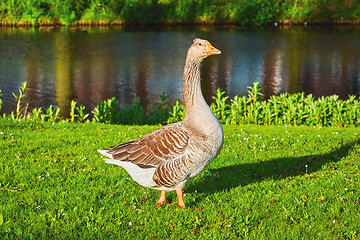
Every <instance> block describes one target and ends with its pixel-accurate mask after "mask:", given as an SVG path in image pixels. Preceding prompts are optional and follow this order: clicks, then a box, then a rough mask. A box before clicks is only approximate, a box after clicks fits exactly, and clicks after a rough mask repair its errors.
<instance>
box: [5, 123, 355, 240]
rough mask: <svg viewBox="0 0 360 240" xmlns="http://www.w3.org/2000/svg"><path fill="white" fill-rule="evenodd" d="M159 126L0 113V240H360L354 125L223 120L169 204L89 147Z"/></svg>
mask: <svg viewBox="0 0 360 240" xmlns="http://www.w3.org/2000/svg"><path fill="white" fill-rule="evenodd" d="M157 127H158V126H124V125H106V124H100V123H87V124H80V123H71V124H70V123H63V122H57V123H48V122H46V123H40V122H33V121H14V120H7V119H0V152H1V159H0V236H1V238H2V239H16V238H19V239H50V238H53V239H75V238H77V239H152V238H154V239H198V238H201V239H215V238H221V239H224V238H228V239H233V238H238V237H239V238H247V239H358V238H359V236H360V169H359V166H360V157H359V152H360V131H359V129H358V128H356V127H347V128H336V127H323V128H319V127H306V126H297V127H294V126H258V125H243V126H239V125H224V132H225V142H224V147H223V150H222V152H221V153H220V155H219V156H218V157H217V158H216V159H215V160H214V162H213V163H212V164H211V165H210V166H208V168H207V169H206V170H205V171H203V172H202V173H201V174H200V175H198V176H197V177H196V178H195V179H193V180H192V181H191V182H189V183H188V184H187V185H186V187H185V189H184V190H185V197H184V200H185V204H186V206H187V208H186V209H178V208H177V207H176V205H166V206H163V207H160V208H156V206H155V204H156V202H157V200H158V198H159V194H160V192H159V191H156V190H151V189H147V188H144V187H142V186H139V185H138V184H137V183H135V182H133V181H132V180H131V178H130V176H129V175H128V174H127V173H126V171H125V170H123V169H121V168H120V167H117V166H114V165H109V164H106V163H104V161H103V160H102V157H101V155H100V154H99V153H97V151H96V150H97V149H99V148H106V147H109V146H112V145H115V144H119V143H121V142H124V141H126V140H130V139H132V138H137V137H140V136H143V135H145V134H146V133H148V132H150V131H152V130H154V129H156V128H157ZM168 196H169V197H168V201H169V203H170V202H173V201H176V194H175V193H174V192H171V193H170V194H168Z"/></svg>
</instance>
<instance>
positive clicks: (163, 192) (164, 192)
mask: <svg viewBox="0 0 360 240" xmlns="http://www.w3.org/2000/svg"><path fill="white" fill-rule="evenodd" d="M164 203H166V191H164V190H162V191H161V195H160V199H159V201H158V202H157V203H156V206H157V207H160V206H161V205H163V204H164Z"/></svg>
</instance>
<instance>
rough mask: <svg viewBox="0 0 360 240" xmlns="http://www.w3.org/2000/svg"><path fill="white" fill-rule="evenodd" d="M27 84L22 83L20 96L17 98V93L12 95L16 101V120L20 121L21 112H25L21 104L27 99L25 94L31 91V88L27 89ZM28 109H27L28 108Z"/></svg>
mask: <svg viewBox="0 0 360 240" xmlns="http://www.w3.org/2000/svg"><path fill="white" fill-rule="evenodd" d="M26 85H27V82H22V83H21V85H20V87H19V96H17V95H16V94H15V93H12V94H13V96H14V98H15V100H16V116H15V118H16V119H19V117H20V115H21V112H22V111H23V110H24V109H22V108H21V102H22V101H23V100H24V98H26V97H27V95H26V94H25V92H26V91H27V90H29V88H27V87H26ZM26 109H27V108H26Z"/></svg>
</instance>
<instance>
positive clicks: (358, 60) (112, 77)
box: [0, 27, 360, 115]
mask: <svg viewBox="0 0 360 240" xmlns="http://www.w3.org/2000/svg"><path fill="white" fill-rule="evenodd" d="M195 37H201V38H205V39H208V40H209V41H210V42H211V43H212V44H213V45H214V46H215V47H217V48H219V49H220V50H221V51H222V55H218V56H211V57H209V58H208V59H205V61H204V63H203V67H202V78H203V81H202V89H203V93H204V96H205V99H206V100H207V101H208V102H211V101H212V96H214V95H215V92H216V89H217V88H219V87H220V88H222V89H224V90H225V91H226V92H227V94H228V95H229V96H230V97H233V96H234V95H245V94H247V86H251V85H252V83H253V82H260V86H261V87H262V89H263V92H264V95H265V97H267V98H268V97H269V96H271V95H273V94H280V93H282V92H290V93H296V92H305V93H307V94H310V93H311V94H313V95H314V96H315V97H319V96H327V95H332V94H337V95H339V96H340V98H342V99H345V98H347V96H348V95H349V94H352V95H357V96H359V95H360V28H355V27H351V28H350V27H343V28H303V27H291V28H286V29H285V28H266V29H260V30H259V29H255V30H254V29H250V30H249V29H244V28H237V27H206V28H205V27H204V28H201V27H197V28H167V29H165V28H152V29H145V28H142V29H128V28H120V29H88V30H66V29H45V30H40V29H27V30H26V29H25V30H19V29H15V30H14V29H2V30H0V89H1V90H2V92H3V97H2V98H3V99H4V104H3V109H2V112H7V113H8V112H11V111H13V110H14V109H15V99H14V97H13V96H12V92H15V93H17V92H18V87H19V86H20V83H21V82H23V81H27V82H28V87H29V88H30V90H29V91H28V92H27V94H28V98H27V102H29V104H30V105H29V106H30V108H34V107H40V106H42V107H48V106H49V105H55V106H59V107H60V108H61V110H62V113H63V115H66V114H67V112H68V109H69V107H70V102H71V100H75V101H76V102H78V103H79V104H81V105H85V106H86V108H87V109H88V110H90V109H93V108H94V107H95V106H96V105H97V104H98V103H99V102H100V101H101V100H103V99H108V98H111V97H113V96H115V97H116V98H117V99H118V100H119V102H120V104H121V105H128V104H131V103H133V102H134V101H135V100H136V98H137V97H140V99H141V104H142V105H143V106H144V107H145V108H147V107H151V106H153V104H154V103H155V102H157V101H159V100H160V98H159V95H160V94H161V93H162V92H165V93H166V94H167V95H169V101H170V102H174V101H175V100H176V99H180V100H182V98H183V97H182V73H183V67H184V61H185V56H186V51H187V48H188V47H189V46H190V44H191V43H192V40H193V39H194V38H195Z"/></svg>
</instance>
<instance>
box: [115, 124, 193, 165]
mask: <svg viewBox="0 0 360 240" xmlns="http://www.w3.org/2000/svg"><path fill="white" fill-rule="evenodd" d="M188 144H189V135H188V133H187V132H186V131H185V130H184V129H182V127H181V126H179V124H171V125H167V126H165V127H162V128H159V129H157V130H155V131H154V132H152V133H149V134H148V135H146V136H144V137H142V138H139V139H135V140H131V141H128V142H125V143H123V144H120V145H118V146H114V147H111V148H110V149H109V151H108V153H109V154H111V155H112V159H114V160H119V161H129V162H132V163H134V164H136V165H138V166H139V167H140V168H157V167H159V166H162V165H164V164H165V163H169V162H172V161H174V160H175V159H178V158H181V157H182V156H184V154H185V152H186V148H187V147H188Z"/></svg>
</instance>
